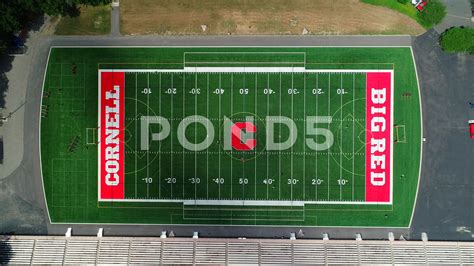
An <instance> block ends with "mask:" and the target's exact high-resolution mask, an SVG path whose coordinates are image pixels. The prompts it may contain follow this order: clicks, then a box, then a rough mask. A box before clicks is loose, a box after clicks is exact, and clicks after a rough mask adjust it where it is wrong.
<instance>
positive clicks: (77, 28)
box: [55, 5, 110, 35]
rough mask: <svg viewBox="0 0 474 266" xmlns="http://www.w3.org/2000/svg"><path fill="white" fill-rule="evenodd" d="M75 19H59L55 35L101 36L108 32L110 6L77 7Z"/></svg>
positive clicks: (67, 17)
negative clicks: (77, 12) (77, 11)
mask: <svg viewBox="0 0 474 266" xmlns="http://www.w3.org/2000/svg"><path fill="white" fill-rule="evenodd" d="M79 11H80V14H79V16H77V17H69V16H64V17H61V20H60V21H59V24H58V25H57V26H56V32H55V34H56V35H103V34H108V33H109V32H110V6H109V5H106V6H79Z"/></svg>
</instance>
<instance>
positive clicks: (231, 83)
mask: <svg viewBox="0 0 474 266" xmlns="http://www.w3.org/2000/svg"><path fill="white" fill-rule="evenodd" d="M233 113H234V74H233V73H231V74H230V115H231V116H232V115H233ZM232 150H233V149H231V150H230V157H232V156H233V155H232ZM232 161H233V159H232V158H231V159H230V199H233V198H234V197H233V192H234V191H233V186H232V183H233V181H234V180H233V179H234V176H233V175H232V174H233V169H232V167H233V162H232Z"/></svg>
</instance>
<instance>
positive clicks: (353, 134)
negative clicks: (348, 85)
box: [352, 73, 356, 200]
mask: <svg viewBox="0 0 474 266" xmlns="http://www.w3.org/2000/svg"><path fill="white" fill-rule="evenodd" d="M355 94H356V91H355V73H353V74H352V200H354V193H355V192H354V187H355V185H354V179H355V173H354V163H355V128H354V127H355V116H356V113H355Z"/></svg>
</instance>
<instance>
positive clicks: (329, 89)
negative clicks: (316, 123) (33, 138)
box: [328, 73, 332, 200]
mask: <svg viewBox="0 0 474 266" xmlns="http://www.w3.org/2000/svg"><path fill="white" fill-rule="evenodd" d="M328 76H329V81H328V84H329V86H328V95H329V96H328V116H330V117H332V115H331V74H330V73H329V75H328ZM328 130H331V124H328ZM330 162H331V150H330V148H329V149H328V200H329V198H330V196H329V192H330V191H329V187H330V184H329V181H330V177H329V176H330V173H331V171H330V170H331V168H330V166H331V163H330Z"/></svg>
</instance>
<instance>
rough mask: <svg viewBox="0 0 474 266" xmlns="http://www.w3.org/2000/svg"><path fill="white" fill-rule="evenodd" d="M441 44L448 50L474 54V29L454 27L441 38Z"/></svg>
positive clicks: (444, 49)
mask: <svg viewBox="0 0 474 266" xmlns="http://www.w3.org/2000/svg"><path fill="white" fill-rule="evenodd" d="M439 44H440V45H441V48H442V49H443V51H446V52H468V53H470V54H474V29H473V28H464V27H453V28H450V29H447V30H446V31H445V32H443V34H441V36H440V38H439Z"/></svg>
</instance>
